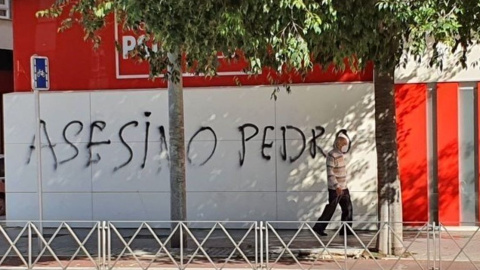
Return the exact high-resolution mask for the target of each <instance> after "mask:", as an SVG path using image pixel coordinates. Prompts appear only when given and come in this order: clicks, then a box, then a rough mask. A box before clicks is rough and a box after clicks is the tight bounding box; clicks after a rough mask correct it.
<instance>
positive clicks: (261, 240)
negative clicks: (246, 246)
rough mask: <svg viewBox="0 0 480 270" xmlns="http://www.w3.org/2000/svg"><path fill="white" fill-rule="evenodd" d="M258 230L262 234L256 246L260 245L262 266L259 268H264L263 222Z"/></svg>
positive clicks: (258, 266)
mask: <svg viewBox="0 0 480 270" xmlns="http://www.w3.org/2000/svg"><path fill="white" fill-rule="evenodd" d="M257 230H259V232H260V240H259V241H258V242H257V243H256V244H255V246H257V245H258V243H260V254H259V255H260V265H257V268H263V241H264V239H263V221H260V226H259V227H257Z"/></svg>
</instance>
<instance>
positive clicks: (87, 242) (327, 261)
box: [0, 225, 480, 269]
mask: <svg viewBox="0 0 480 270" xmlns="http://www.w3.org/2000/svg"><path fill="white" fill-rule="evenodd" d="M2 228H3V232H0V267H4V266H5V265H7V266H8V265H12V266H13V265H17V266H21V265H23V264H24V262H27V263H28V254H29V248H30V249H31V254H32V262H35V261H36V260H37V259H38V262H37V264H36V265H37V266H38V265H42V266H50V265H55V266H62V267H64V266H65V265H66V264H67V263H68V261H70V260H71V259H72V258H73V260H72V262H71V263H70V266H73V265H77V266H82V265H83V266H86V264H87V265H89V266H92V267H94V266H95V265H96V264H98V265H99V264H101V263H103V256H104V255H103V250H102V248H105V255H106V256H105V258H106V259H107V262H106V263H107V264H108V265H114V266H116V267H124V268H126V269H133V268H135V267H138V266H139V265H141V266H142V267H143V268H146V266H148V265H150V266H156V267H167V266H168V267H172V266H173V267H179V268H180V267H181V265H184V266H185V265H188V266H189V267H194V266H195V267H213V266H212V265H215V267H218V266H220V265H222V264H223V263H225V261H226V259H227V258H228V259H229V260H228V264H227V265H228V267H229V268H231V267H237V266H238V267H240V266H241V267H252V266H253V267H254V266H255V265H260V263H262V262H263V264H264V265H269V267H273V268H302V267H304V268H308V267H313V268H315V269H332V268H333V269H339V268H340V269H342V268H346V269H351V268H353V269H382V268H384V269H422V268H423V269H431V267H433V266H435V267H436V268H438V267H439V265H443V267H447V266H450V269H478V268H480V232H479V231H478V229H476V228H473V230H470V231H457V230H454V228H442V230H439V231H437V232H436V234H435V239H434V238H433V234H432V233H428V232H426V231H414V230H413V231H412V230H405V231H404V235H403V237H404V241H403V243H404V246H405V253H404V254H402V256H401V257H393V256H390V257H385V256H381V255H380V254H378V253H376V252H375V242H376V231H367V230H365V231H360V230H358V231H355V233H356V234H357V235H351V236H347V237H346V238H344V237H343V236H339V235H335V233H336V232H335V231H334V230H327V233H328V236H326V237H318V236H317V235H316V234H313V233H312V232H311V231H309V230H300V231H297V230H288V229H278V230H269V231H268V232H266V231H262V234H263V239H264V241H263V242H262V243H260V241H259V239H260V234H259V233H258V234H257V235H255V231H254V230H252V231H250V232H248V230H245V229H228V230H227V232H228V234H227V233H225V232H224V231H223V230H220V229H216V230H213V231H210V230H208V229H191V235H190V234H187V247H186V248H184V249H183V250H182V251H181V250H180V249H178V248H171V247H170V243H171V237H170V234H169V230H167V229H152V231H153V232H154V234H152V231H150V230H149V229H146V228H143V229H141V230H136V229H117V230H110V234H109V236H110V237H108V235H106V236H105V239H104V240H105V246H103V244H102V243H103V240H102V237H103V236H102V235H101V234H99V232H98V230H89V229H85V228H72V232H71V231H69V230H67V229H65V228H62V229H61V230H55V229H54V228H47V229H44V232H43V233H44V241H45V242H43V243H41V244H42V246H40V245H39V241H38V237H37V235H36V233H35V232H33V233H32V234H31V236H32V237H31V238H30V237H29V235H28V228H25V230H23V228H22V227H5V226H3V225H2ZM247 232H248V233H247ZM72 233H73V234H72ZM7 235H8V237H9V239H10V242H15V243H14V245H12V244H11V243H10V242H9V240H8V239H7V238H6V236H7ZM53 236H55V237H53ZM74 236H75V237H76V238H77V239H75V237H74ZM207 236H208V237H207ZM99 240H100V241H99ZM29 243H31V245H29ZM80 243H82V245H83V246H84V247H85V249H82V248H81V247H80ZM99 243H100V245H99ZM47 244H48V248H47V249H46V250H45V252H44V253H43V254H42V255H41V256H40V257H39V256H38V254H39V251H40V250H41V248H42V247H46V246H47ZM12 246H14V247H15V248H11V247H12ZM286 247H287V248H286ZM85 251H86V252H85ZM166 251H167V252H166ZM7 252H8V259H6V260H3V261H2V256H3V255H6V254H7ZM52 253H54V254H55V255H57V257H58V259H59V261H60V262H59V261H57V260H56V259H55V258H54V257H53V256H51V254H52ZM87 253H88V255H90V257H89V256H86V254H87ZM260 254H263V258H262V256H260ZM20 255H21V256H20ZM109 255H110V256H109ZM22 258H23V260H22ZM108 258H110V261H108ZM182 258H183V260H182ZM62 263H63V264H62ZM267 263H268V264H267ZM434 264H435V265H434ZM324 267H326V268H324ZM459 267H461V268H459ZM442 269H444V268H442Z"/></svg>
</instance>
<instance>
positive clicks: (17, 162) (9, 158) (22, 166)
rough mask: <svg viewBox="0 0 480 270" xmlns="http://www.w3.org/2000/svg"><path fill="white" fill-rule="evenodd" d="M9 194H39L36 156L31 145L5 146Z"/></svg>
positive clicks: (6, 187) (7, 189)
mask: <svg viewBox="0 0 480 270" xmlns="http://www.w3.org/2000/svg"><path fill="white" fill-rule="evenodd" d="M4 148H5V179H6V180H5V189H6V191H7V192H37V163H36V154H35V152H32V150H31V149H30V144H5V146H4Z"/></svg>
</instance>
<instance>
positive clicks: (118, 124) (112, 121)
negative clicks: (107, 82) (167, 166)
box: [91, 90, 168, 142]
mask: <svg viewBox="0 0 480 270" xmlns="http://www.w3.org/2000/svg"><path fill="white" fill-rule="evenodd" d="M91 102H92V104H91V106H92V111H91V114H92V115H91V121H92V122H93V121H104V122H105V123H106V126H105V129H104V130H103V131H100V130H98V129H95V133H94V134H95V135H94V136H95V137H96V138H97V139H96V140H98V141H104V140H111V141H112V142H120V137H119V133H120V130H121V128H122V127H123V126H124V125H125V124H127V123H129V122H131V121H137V122H138V124H137V126H133V125H131V126H128V127H126V128H125V129H124V131H123V138H124V140H125V141H127V142H143V141H145V133H146V132H145V131H146V122H150V131H149V138H148V140H149V141H159V140H160V136H159V132H158V127H159V126H164V128H165V131H166V135H167V137H168V100H167V92H166V91H161V90H160V91H158V90H157V91H143V90H134V91H106V92H92V94H91ZM146 112H149V113H150V115H149V116H147V115H145V113H146Z"/></svg>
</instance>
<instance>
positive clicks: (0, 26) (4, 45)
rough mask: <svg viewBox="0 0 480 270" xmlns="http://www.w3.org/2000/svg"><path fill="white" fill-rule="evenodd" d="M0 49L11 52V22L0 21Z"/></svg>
mask: <svg viewBox="0 0 480 270" xmlns="http://www.w3.org/2000/svg"><path fill="white" fill-rule="evenodd" d="M0 49H5V50H13V29H12V21H10V20H2V19H0Z"/></svg>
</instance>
